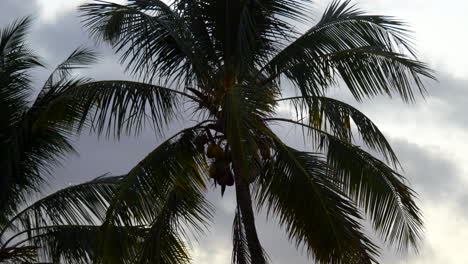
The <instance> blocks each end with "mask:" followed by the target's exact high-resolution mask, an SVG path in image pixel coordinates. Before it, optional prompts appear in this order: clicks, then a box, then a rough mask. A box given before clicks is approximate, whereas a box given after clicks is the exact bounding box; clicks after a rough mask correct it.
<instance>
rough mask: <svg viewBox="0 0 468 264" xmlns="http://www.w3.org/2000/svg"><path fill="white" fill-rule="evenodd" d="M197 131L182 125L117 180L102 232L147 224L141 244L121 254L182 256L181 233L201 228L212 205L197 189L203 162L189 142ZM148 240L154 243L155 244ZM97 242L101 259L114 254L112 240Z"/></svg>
mask: <svg viewBox="0 0 468 264" xmlns="http://www.w3.org/2000/svg"><path fill="white" fill-rule="evenodd" d="M196 131H197V128H190V129H186V130H184V131H182V132H180V133H178V134H176V135H175V136H174V137H172V138H170V139H169V140H167V141H165V142H164V143H162V144H161V145H159V146H158V147H157V148H156V149H155V150H154V151H153V152H151V153H150V154H148V156H147V157H146V158H145V159H143V160H142V161H141V162H140V163H139V164H138V165H137V166H135V167H134V168H133V169H132V170H131V171H130V172H129V173H128V174H127V175H125V176H124V178H123V179H122V182H121V184H119V187H118V189H117V192H116V194H115V196H114V197H113V199H112V201H111V202H110V206H109V209H108V211H107V215H106V221H105V223H104V225H103V230H104V232H107V231H106V230H112V229H113V228H115V227H120V226H134V225H143V226H149V227H150V229H149V230H150V231H149V233H148V235H147V236H145V237H144V239H143V241H142V243H141V247H139V248H138V250H137V251H136V252H134V253H132V252H128V253H126V254H125V255H126V256H127V257H129V258H130V259H137V260H140V261H142V262H144V261H146V258H147V257H148V258H151V259H152V260H157V261H161V263H177V261H186V260H188V252H187V251H186V248H185V247H186V246H185V243H184V242H183V240H182V237H183V236H185V235H187V234H188V233H187V232H188V231H189V230H190V231H195V232H202V231H203V230H204V228H205V225H206V224H207V220H208V219H209V218H210V216H211V206H210V205H209V204H208V203H207V201H206V200H205V199H204V198H203V195H202V191H203V189H204V188H205V182H206V180H207V179H206V170H207V168H206V167H207V165H206V164H205V160H204V158H203V157H202V156H201V154H200V153H199V152H198V150H197V149H196V147H195V145H194V143H193V140H194V133H196ZM104 234H105V233H104ZM154 243H155V244H154ZM124 244H126V243H124ZM152 245H153V246H154V245H157V247H156V249H155V248H154V247H153V246H152ZM129 247H130V245H127V246H124V248H129ZM100 248H101V250H102V252H103V256H104V261H105V260H106V259H108V260H111V259H113V255H114V253H115V252H114V251H115V247H114V246H113V245H112V241H108V240H106V241H103V243H102V244H101V246H100ZM132 254H133V255H132Z"/></svg>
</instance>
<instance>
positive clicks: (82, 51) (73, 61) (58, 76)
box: [36, 47, 97, 103]
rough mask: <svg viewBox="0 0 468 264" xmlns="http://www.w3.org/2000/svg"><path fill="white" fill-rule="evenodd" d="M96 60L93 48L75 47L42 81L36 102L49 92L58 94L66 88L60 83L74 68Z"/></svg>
mask: <svg viewBox="0 0 468 264" xmlns="http://www.w3.org/2000/svg"><path fill="white" fill-rule="evenodd" d="M96 61H97V54H96V52H94V51H93V50H91V49H89V48H85V47H81V48H77V49H75V50H74V51H73V52H72V53H71V54H70V55H69V56H68V58H66V59H65V60H64V61H63V62H61V63H60V64H59V65H58V66H57V67H56V68H55V69H54V70H53V71H52V73H51V74H50V75H49V77H48V78H47V80H46V81H45V83H44V87H42V89H41V91H40V93H39V95H38V96H37V99H36V103H42V101H43V100H44V99H47V98H48V97H50V96H47V95H50V94H51V93H57V94H60V92H61V91H65V90H67V89H66V88H67V86H64V85H61V84H62V83H63V82H64V80H67V79H68V78H69V77H70V76H71V74H72V72H73V71H74V70H78V69H84V68H87V67H89V65H92V64H94V63H95V62H96Z"/></svg>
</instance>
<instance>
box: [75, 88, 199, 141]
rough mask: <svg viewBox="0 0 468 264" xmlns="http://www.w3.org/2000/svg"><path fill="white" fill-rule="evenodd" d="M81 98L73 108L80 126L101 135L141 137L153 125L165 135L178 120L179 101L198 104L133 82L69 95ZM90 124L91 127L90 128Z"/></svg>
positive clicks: (190, 97) (191, 97)
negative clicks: (139, 134) (170, 124)
mask: <svg viewBox="0 0 468 264" xmlns="http://www.w3.org/2000/svg"><path fill="white" fill-rule="evenodd" d="M67 96H68V97H71V98H80V101H79V102H77V103H75V104H74V106H75V107H76V108H78V109H80V111H81V113H80V120H79V123H80V126H81V127H83V126H86V125H91V127H92V128H93V129H95V130H96V131H97V132H98V134H102V133H105V134H106V135H107V136H110V135H111V134H113V136H115V137H120V135H121V134H122V133H127V134H131V133H135V134H138V133H139V132H141V130H142V129H143V128H144V126H145V124H146V123H147V122H148V120H149V122H150V125H152V126H153V128H154V129H155V131H156V132H158V133H163V131H164V128H165V127H166V125H167V124H168V123H170V122H171V121H173V120H174V119H175V118H176V115H177V110H179V107H180V103H179V97H178V96H183V97H185V99H187V98H188V99H190V100H197V99H196V98H195V97H193V96H191V95H188V94H186V93H184V92H180V91H177V90H173V89H169V88H166V87H162V86H157V85H152V84H147V83H139V82H132V81H97V82H88V83H84V84H82V85H80V86H78V87H76V89H74V90H73V91H71V92H70V93H68V94H67ZM88 122H89V124H88Z"/></svg>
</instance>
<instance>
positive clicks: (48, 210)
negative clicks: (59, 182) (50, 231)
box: [0, 176, 121, 236]
mask: <svg viewBox="0 0 468 264" xmlns="http://www.w3.org/2000/svg"><path fill="white" fill-rule="evenodd" d="M120 180H121V177H120V176H112V177H110V176H101V177H98V178H96V179H93V180H91V181H88V182H85V183H82V184H78V185H74V186H70V187H67V188H64V189H62V190H59V191H57V192H55V193H53V194H51V195H48V196H46V197H44V198H42V199H40V200H38V201H36V202H34V203H32V204H31V205H29V206H27V207H26V208H24V209H23V210H21V211H19V212H18V213H17V214H16V215H15V216H14V217H12V218H11V219H9V221H8V223H5V224H2V225H1V231H0V236H1V235H3V234H5V232H9V231H10V232H11V231H18V230H28V229H36V228H45V227H48V226H60V225H90V224H99V223H101V222H102V221H103V220H104V217H105V214H106V209H107V206H108V204H109V201H110V199H111V198H112V197H113V193H114V191H115V189H116V187H117V186H118V183H119V181H120Z"/></svg>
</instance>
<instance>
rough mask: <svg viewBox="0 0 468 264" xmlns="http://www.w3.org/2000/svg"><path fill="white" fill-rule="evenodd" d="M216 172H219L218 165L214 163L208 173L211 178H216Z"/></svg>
mask: <svg viewBox="0 0 468 264" xmlns="http://www.w3.org/2000/svg"><path fill="white" fill-rule="evenodd" d="M216 172H217V170H216V166H215V165H214V164H212V165H211V166H210V169H209V170H208V175H209V176H210V178H213V179H215V178H216Z"/></svg>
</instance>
